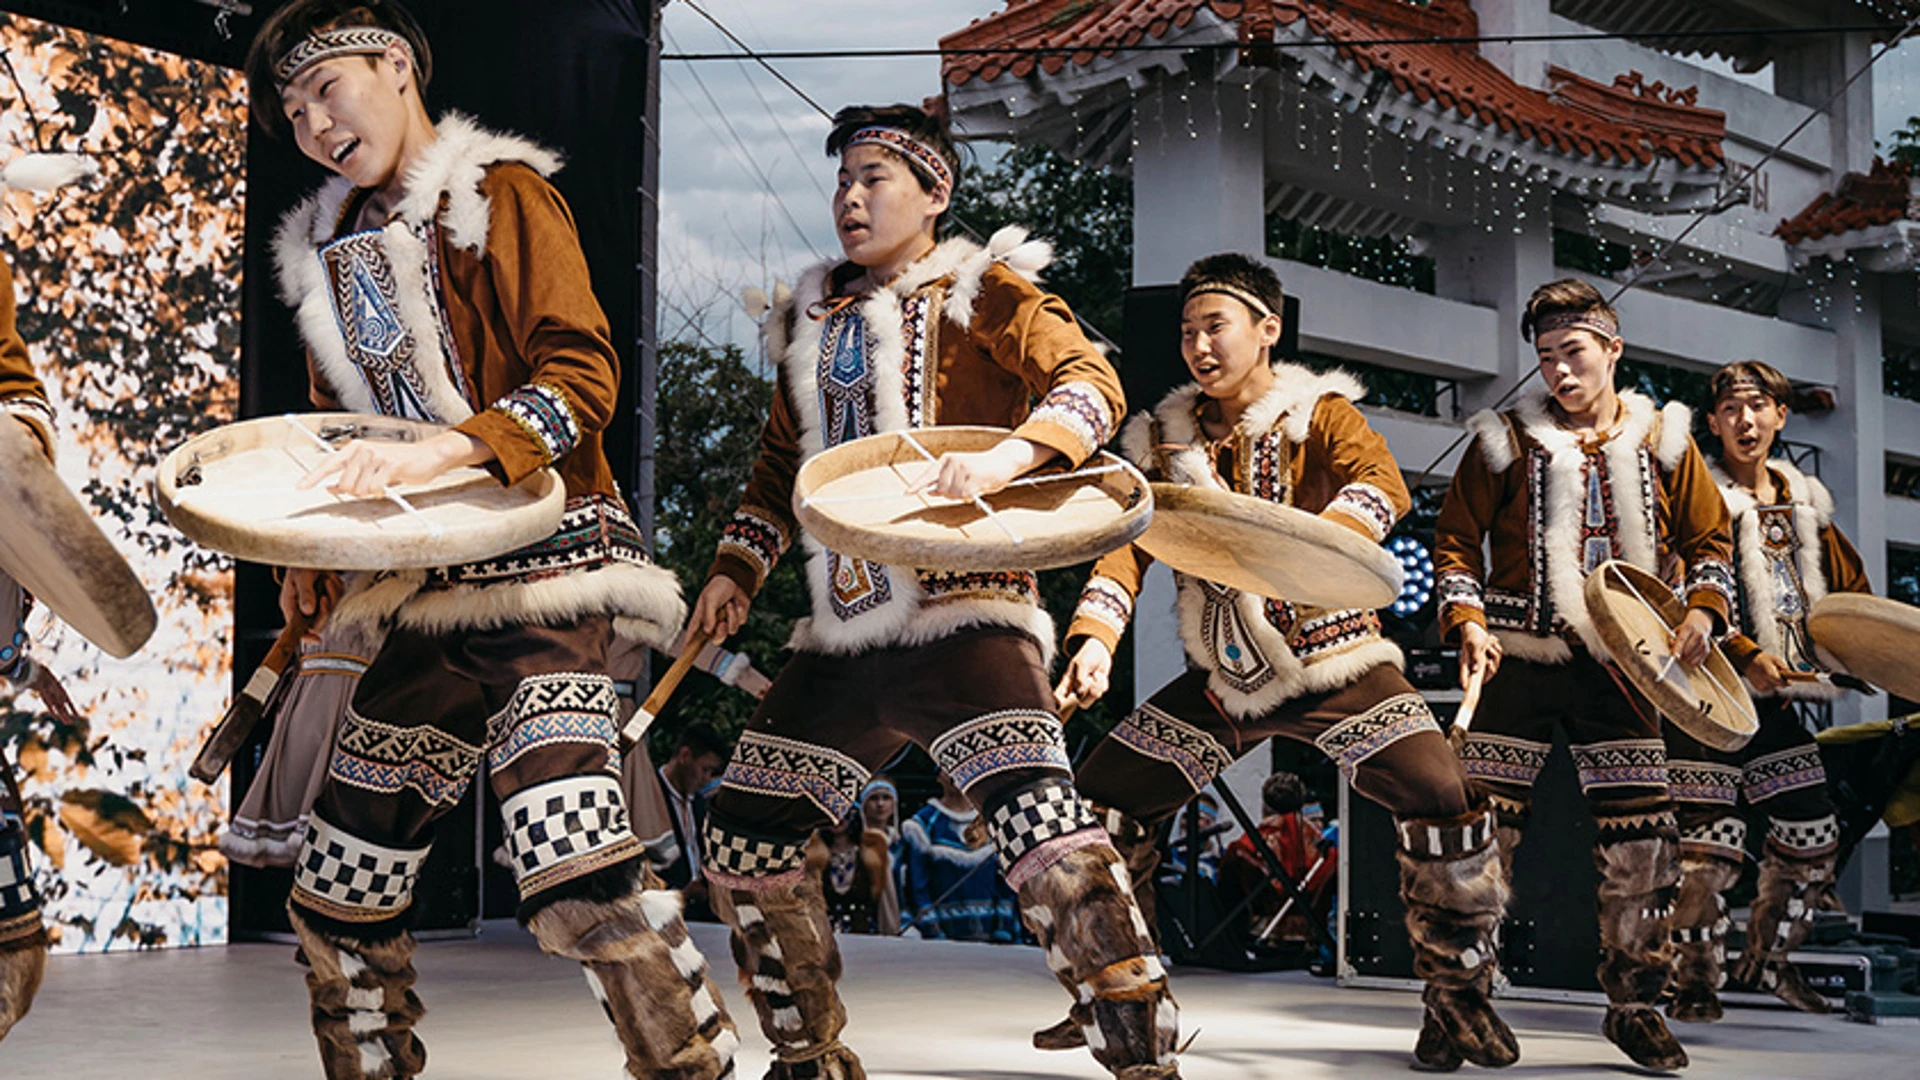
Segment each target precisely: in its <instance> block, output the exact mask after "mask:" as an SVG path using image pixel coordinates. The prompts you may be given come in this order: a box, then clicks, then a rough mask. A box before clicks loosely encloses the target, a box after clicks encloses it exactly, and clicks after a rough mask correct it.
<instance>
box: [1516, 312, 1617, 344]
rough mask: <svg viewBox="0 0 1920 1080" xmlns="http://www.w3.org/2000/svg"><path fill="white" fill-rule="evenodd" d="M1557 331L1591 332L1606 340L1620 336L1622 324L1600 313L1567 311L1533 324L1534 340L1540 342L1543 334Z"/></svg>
mask: <svg viewBox="0 0 1920 1080" xmlns="http://www.w3.org/2000/svg"><path fill="white" fill-rule="evenodd" d="M1555 330H1590V331H1592V332H1593V333H1596V334H1599V335H1600V336H1601V337H1605V338H1617V337H1619V336H1620V324H1619V323H1618V322H1617V321H1615V320H1614V319H1612V318H1610V317H1609V316H1608V315H1607V314H1606V313H1605V312H1600V311H1565V312H1561V313H1560V314H1558V315H1548V316H1546V317H1545V318H1542V319H1541V320H1540V321H1539V322H1536V323H1534V324H1533V339H1534V340H1535V341H1538V340H1540V336H1541V335H1542V334H1550V333H1552V332H1553V331H1555Z"/></svg>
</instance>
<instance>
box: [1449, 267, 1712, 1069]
mask: <svg viewBox="0 0 1920 1080" xmlns="http://www.w3.org/2000/svg"><path fill="white" fill-rule="evenodd" d="M1520 333H1521V336H1522V337H1524V338H1526V339H1528V340H1530V341H1532V342H1533V346H1534V349H1535V351H1536V352H1538V354H1539V357H1540V378H1541V381H1542V382H1543V383H1545V386H1544V387H1543V388H1538V389H1532V390H1529V391H1528V392H1527V393H1526V394H1525V395H1523V396H1522V397H1521V399H1520V401H1519V404H1518V405H1517V406H1516V407H1515V408H1514V409H1512V410H1510V411H1508V412H1505V413H1493V412H1483V413H1480V414H1478V415H1476V416H1474V417H1473V418H1472V419H1471V420H1469V421H1468V422H1467V426H1468V429H1469V430H1471V431H1472V432H1473V434H1474V442H1473V444H1472V445H1471V446H1470V447H1469V449H1468V450H1467V453H1466V456H1465V457H1464V458H1463V459H1462V460H1461V463H1460V467H1459V469H1458V471H1456V472H1455V473H1454V476H1453V486H1452V488H1450V489H1449V490H1448V492H1447V498H1446V502H1445V503H1444V504H1443V505H1442V507H1441V510H1440V519H1439V522H1438V524H1437V525H1436V527H1435V531H1434V538H1435V542H1434V547H1435V551H1434V569H1435V571H1436V579H1437V580H1436V586H1437V589H1438V592H1439V596H1440V626H1441V631H1442V633H1443V634H1444V635H1445V637H1446V639H1447V640H1449V641H1457V642H1459V644H1460V676H1461V680H1462V682H1463V683H1464V682H1466V681H1468V680H1470V679H1472V678H1474V677H1476V675H1478V676H1479V677H1484V678H1485V679H1486V689H1485V693H1484V696H1483V697H1482V698H1481V701H1480V711H1479V714H1478V720H1477V721H1476V722H1475V724H1474V726H1473V731H1472V733H1471V734H1470V735H1469V736H1468V737H1467V741H1466V744H1465V746H1464V747H1463V749H1462V751H1461V756H1462V760H1463V762H1464V763H1465V765H1466V769H1467V772H1468V774H1469V775H1471V776H1473V777H1474V779H1475V780H1476V781H1478V782H1479V783H1480V784H1481V785H1482V786H1483V787H1484V788H1485V790H1486V792H1487V793H1488V797H1489V798H1490V799H1491V802H1492V806H1493V809H1494V811H1495V813H1496V814H1497V815H1498V819H1499V830H1500V847H1501V851H1502V852H1503V857H1504V858H1505V859H1506V860H1508V871H1509V873H1511V869H1512V864H1511V860H1512V857H1513V851H1514V848H1515V847H1516V846H1517V845H1518V844H1519V842H1520V838H1521V836H1522V833H1523V830H1524V829H1525V828H1526V825H1527V818H1528V808H1529V806H1530V805H1531V803H1532V797H1533V781H1534V778H1535V777H1536V776H1538V775H1539V773H1540V768H1541V766H1542V765H1544V764H1545V763H1546V760H1547V752H1548V750H1549V749H1551V747H1552V741H1553V730H1554V727H1555V726H1556V725H1559V726H1563V727H1564V728H1565V729H1566V731H1567V736H1568V740H1569V741H1570V742H1571V743H1572V745H1573V757H1574V763H1575V764H1576V765H1577V766H1578V768H1579V773H1580V788H1581V790H1582V791H1583V792H1584V793H1585V794H1586V796H1587V801H1588V805H1589V806H1590V807H1591V809H1592V812H1593V817H1594V821H1595V824H1596V825H1597V826H1598V836H1597V838H1596V841H1595V847H1594V861H1595V863H1596V864H1597V865H1598V867H1599V870H1600V894H1599V907H1600V947H1601V954H1602V959H1601V963H1600V968H1599V978H1600V985H1601V987H1602V988H1603V989H1604V990H1605V991H1606V994H1607V1000H1608V1002H1609V1005H1608V1007H1607V1015H1606V1020H1605V1024H1604V1027H1603V1030H1604V1032H1605V1034H1606V1036H1607V1038H1608V1039H1609V1040H1611V1041H1612V1042H1613V1043H1614V1044H1615V1045H1617V1046H1619V1047H1620V1049H1622V1050H1624V1051H1625V1052H1626V1054H1627V1056H1628V1057H1630V1058H1632V1059H1633V1060H1634V1061H1635V1062H1636V1063H1638V1064H1639V1065H1641V1066H1643V1067H1646V1068H1650V1069H1678V1068H1682V1067H1684V1066H1685V1065H1686V1064H1687V1055H1686V1051H1685V1050H1683V1049H1682V1048H1681V1046H1680V1043H1679V1041H1678V1040H1677V1039H1675V1038H1674V1037H1673V1035H1672V1033H1671V1032H1669V1031H1668V1030H1667V1026H1666V1023H1665V1021H1663V1020H1662V1019H1661V1018H1660V1014H1659V1013H1658V1012H1656V1011H1655V1010H1654V1003H1655V1002H1656V1001H1658V1000H1659V998H1660V995H1661V993H1662V991H1664V990H1665V989H1666V986H1667V982H1668V978H1669V975H1670V966H1671V960H1672V952H1671V945H1670V944H1669V942H1668V937H1667V935H1668V922H1669V917H1670V914H1671V906H1672V902H1673V898H1674V889H1675V886H1676V885H1677V884H1678V882H1679V873H1680V870H1679V861H1678V850H1677V845H1678V840H1679V836H1678V828H1677V825H1676V824H1675V820H1674V806H1673V800H1672V798H1671V796H1670V794H1669V792H1668V788H1667V757H1666V750H1665V746H1664V744H1663V743H1662V742H1661V737H1660V717H1659V714H1658V713H1656V712H1655V711H1654V709H1653V706H1652V705H1651V704H1650V703H1648V702H1647V701H1646V699H1645V698H1643V697H1642V696H1641V695H1640V694H1639V693H1637V692H1636V691H1634V690H1633V688H1632V687H1631V686H1630V685H1628V684H1627V683H1626V682H1625V681H1624V680H1623V679H1622V677H1621V676H1620V675H1619V673H1618V672H1617V671H1615V670H1613V669H1612V668H1611V667H1610V666H1609V665H1608V664H1607V662H1606V660H1605V659H1604V658H1605V656H1606V653H1605V652H1604V651H1603V650H1602V648H1601V647H1600V645H1599V643H1598V638H1597V636H1596V635H1595V632H1594V629H1593V626H1592V624H1591V622H1590V621H1589V620H1588V618H1587V614H1586V606H1585V602H1584V600H1583V598H1582V596H1583V594H1582V591H1581V590H1582V586H1583V584H1584V582H1585V579H1586V576H1587V574H1589V573H1590V572H1591V571H1592V570H1593V569H1594V568H1595V567H1596V566H1598V565H1599V564H1600V563H1602V562H1604V561H1606V560H1608V559H1623V560H1625V561H1627V562H1630V563H1633V564H1634V565H1636V566H1638V567H1640V568H1641V569H1643V570H1647V571H1650V572H1655V573H1658V572H1659V571H1660V569H1661V568H1662V560H1663V559H1666V558H1668V557H1672V558H1674V559H1677V560H1678V561H1679V563H1680V564H1682V565H1683V566H1684V572H1685V587H1684V590H1683V591H1684V594H1685V599H1686V603H1687V607H1688V611H1687V615H1686V618H1685V621H1684V622H1682V623H1681V625H1680V627H1679V629H1678V633H1677V635H1676V638H1675V641H1674V644H1673V652H1674V655H1675V656H1677V657H1678V658H1679V659H1680V660H1681V662H1682V663H1684V664H1686V665H1688V666H1690V667H1697V666H1699V665H1700V664H1701V663H1703V662H1704V661H1705V660H1706V658H1707V654H1708V650H1710V649H1711V648H1713V636H1714V635H1715V634H1717V633H1719V632H1721V631H1722V630H1723V629H1724V628H1725V626H1726V620H1727V617H1728V610H1729V608H1728V604H1729V602H1730V600H1731V597H1732V592H1733V568H1732V565H1731V563H1732V540H1731V539H1730V537H1729V534H1728V532H1727V509H1726V505H1725V504H1724V503H1722V502H1721V500H1720V495H1719V491H1718V489H1717V488H1715V487H1714V483H1713V477H1712V476H1711V474H1709V473H1708V471H1707V466H1706V462H1705V461H1703V460H1702V459H1701V457H1700V452H1699V450H1697V449H1696V448H1695V447H1694V445H1693V440H1692V438H1691V437H1689V435H1688V434H1687V428H1688V424H1689V420H1690V414H1689V413H1688V410H1687V408H1686V406H1684V405H1681V404H1679V403H1677V402H1676V403H1671V404H1669V405H1667V406H1666V408H1664V409H1656V408H1655V407H1654V404H1653V402H1652V401H1650V400H1648V399H1647V398H1646V397H1645V396H1643V395H1641V394H1638V393H1635V392H1633V391H1630V390H1629V391H1616V390H1615V389H1614V385H1613V378H1614V369H1615V367H1616V366H1617V365H1618V364H1619V361H1620V354H1621V351H1622V349H1623V348H1624V343H1623V341H1622V340H1621V337H1620V318H1619V315H1618V314H1616V313H1615V312H1614V310H1613V308H1612V307H1610V306H1609V305H1608V304H1607V303H1606V301H1605V300H1603V299H1602V298H1601V296H1600V294H1599V293H1598V292H1597V291H1595V290H1594V288H1593V287H1592V286H1591V285H1588V284H1586V283H1584V282H1580V281H1573V280H1566V281H1556V282H1553V283H1552V284H1548V285H1542V286H1541V287H1539V288H1538V289H1535V290H1534V292H1533V295H1532V296H1531V297H1530V298H1529V299H1528V301H1527V307H1526V312H1525V314H1524V315H1523V316H1522V318H1521V321H1520ZM1483 544H1486V545H1488V547H1489V548H1490V549H1491V550H1490V556H1489V557H1485V558H1483V557H1482V545H1483Z"/></svg>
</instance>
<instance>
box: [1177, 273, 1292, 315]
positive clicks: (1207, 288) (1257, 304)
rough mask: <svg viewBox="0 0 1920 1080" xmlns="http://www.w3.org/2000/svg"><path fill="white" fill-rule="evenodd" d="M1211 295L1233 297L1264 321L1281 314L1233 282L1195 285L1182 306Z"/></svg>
mask: <svg viewBox="0 0 1920 1080" xmlns="http://www.w3.org/2000/svg"><path fill="white" fill-rule="evenodd" d="M1209 293H1217V294H1219V295H1221V296H1231V297H1233V298H1234V299H1235V300H1238V301H1240V302H1241V303H1243V304H1245V305H1247V306H1248V307H1250V308H1252V309H1253V310H1254V312H1255V313H1256V314H1257V315H1258V316H1259V317H1260V318H1262V319H1264V318H1266V317H1268V316H1269V315H1278V314H1280V313H1279V312H1277V311H1275V310H1273V308H1271V307H1269V306H1268V304H1267V302H1266V301H1265V300H1262V299H1260V298H1259V297H1258V296H1256V295H1254V294H1253V293H1252V292H1249V291H1248V290H1246V289H1243V288H1241V287H1240V286H1238V285H1235V284H1232V283H1231V282H1226V281H1203V282H1201V283H1200V284H1198V285H1195V286H1194V287H1193V288H1191V289H1188V290H1187V295H1185V296H1183V297H1181V298H1180V303H1181V305H1182V306H1185V304H1186V302H1187V301H1189V300H1191V299H1193V298H1194V297H1196V296H1206V295H1207V294H1209Z"/></svg>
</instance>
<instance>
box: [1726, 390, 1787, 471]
mask: <svg viewBox="0 0 1920 1080" xmlns="http://www.w3.org/2000/svg"><path fill="white" fill-rule="evenodd" d="M1786 423H1787V407H1786V406H1785V405H1782V404H1781V403H1779V402H1777V401H1775V400H1773V397H1772V396H1771V395H1769V394H1767V393H1766V392H1765V391H1763V390H1761V389H1760V388H1759V387H1757V386H1755V387H1741V388H1739V389H1737V390H1735V391H1733V392H1732V393H1730V394H1728V395H1727V396H1725V397H1723V398H1721V399H1720V400H1719V401H1717V402H1715V403H1714V406H1713V411H1712V412H1710V413H1708V414H1707V426H1708V427H1709V428H1711V429H1713V433H1714V434H1715V435H1717V436H1719V438H1720V455H1721V456H1722V457H1724V458H1725V459H1726V460H1727V461H1729V462H1731V463H1733V464H1737V465H1752V464H1755V463H1756V462H1761V461H1765V460H1766V459H1767V455H1768V454H1770V453H1772V452H1773V439H1774V436H1776V435H1778V434H1780V429H1781V428H1782V427H1784V426H1786Z"/></svg>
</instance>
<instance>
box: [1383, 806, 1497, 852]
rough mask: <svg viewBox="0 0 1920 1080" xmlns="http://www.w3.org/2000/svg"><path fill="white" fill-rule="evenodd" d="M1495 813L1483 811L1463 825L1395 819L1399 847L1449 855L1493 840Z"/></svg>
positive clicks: (1474, 848) (1477, 848)
mask: <svg viewBox="0 0 1920 1080" xmlns="http://www.w3.org/2000/svg"><path fill="white" fill-rule="evenodd" d="M1493 820H1494V816H1493V815H1492V814H1489V813H1483V814H1481V815H1480V816H1478V817H1476V818H1474V819H1473V820H1472V821H1469V822H1467V823H1466V824H1465V825H1436V824H1434V823H1433V822H1431V821H1425V820H1422V819H1420V818H1405V819H1402V820H1400V821H1397V822H1395V825H1396V826H1398V828H1399V830H1400V847H1401V850H1403V851H1406V852H1407V853H1408V854H1411V855H1416V856H1419V857H1421V858H1426V859H1452V858H1458V857H1460V856H1462V855H1467V854H1470V853H1472V852H1476V851H1479V850H1480V849H1481V848H1483V847H1486V846H1487V845H1488V844H1490V843H1492V842H1493Z"/></svg>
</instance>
